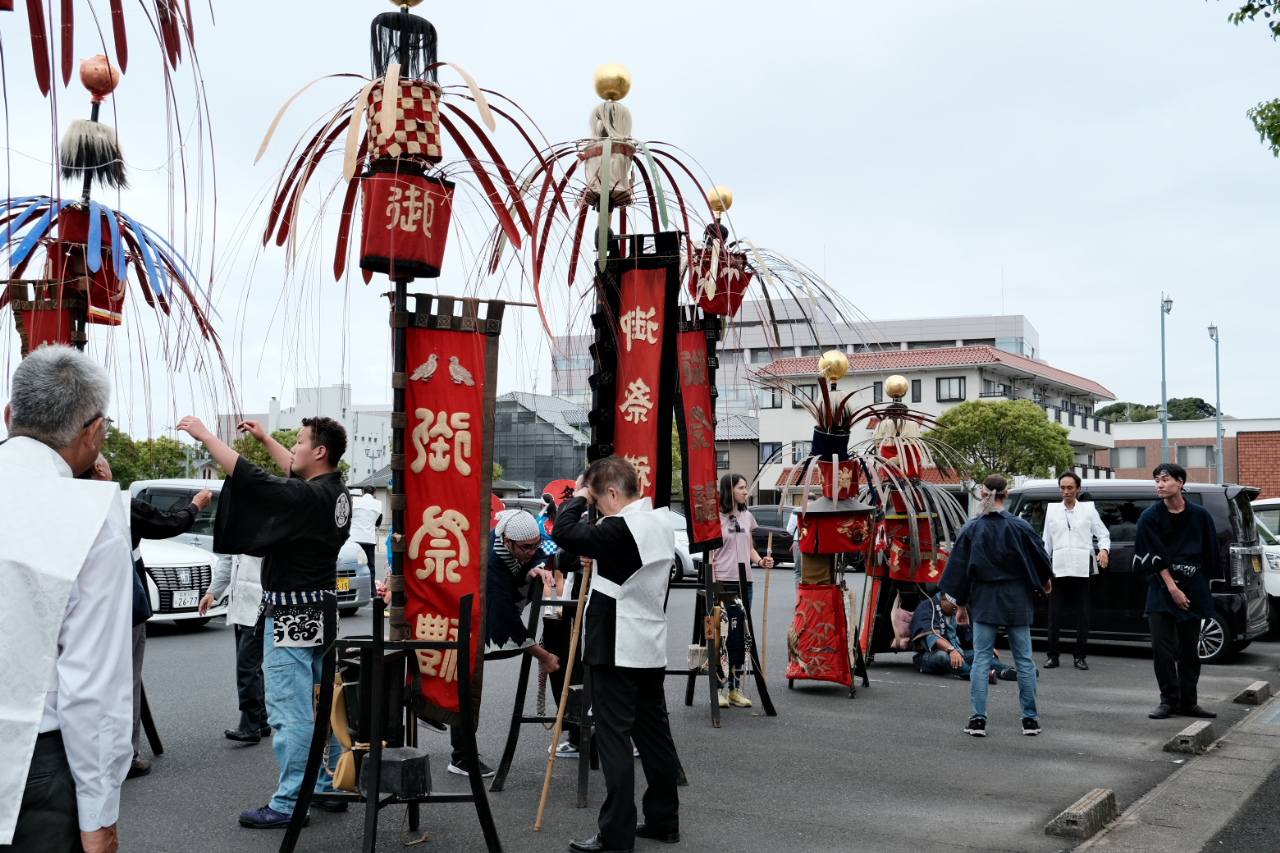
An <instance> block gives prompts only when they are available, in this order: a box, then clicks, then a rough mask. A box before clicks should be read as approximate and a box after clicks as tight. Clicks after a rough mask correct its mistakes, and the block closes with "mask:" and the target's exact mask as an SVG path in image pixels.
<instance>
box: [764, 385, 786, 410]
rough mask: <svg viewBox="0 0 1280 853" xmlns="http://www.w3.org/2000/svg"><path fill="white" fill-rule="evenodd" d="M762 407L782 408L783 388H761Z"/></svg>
mask: <svg viewBox="0 0 1280 853" xmlns="http://www.w3.org/2000/svg"><path fill="white" fill-rule="evenodd" d="M760 408H762V409H781V408H782V390H781V389H779V388H762V389H761V390H760Z"/></svg>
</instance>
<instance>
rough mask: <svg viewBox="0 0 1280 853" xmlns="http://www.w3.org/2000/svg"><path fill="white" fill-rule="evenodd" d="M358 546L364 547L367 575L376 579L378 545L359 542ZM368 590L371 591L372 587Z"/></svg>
mask: <svg viewBox="0 0 1280 853" xmlns="http://www.w3.org/2000/svg"><path fill="white" fill-rule="evenodd" d="M360 547H361V548H363V549H364V555H365V557H366V558H368V560H369V577H371V578H373V580H375V581H376V580H377V579H378V577H377V574H378V546H377V545H375V544H374V543H372V542H361V543H360ZM369 592H370V593H372V592H373V589H372V587H371V588H370V589H369Z"/></svg>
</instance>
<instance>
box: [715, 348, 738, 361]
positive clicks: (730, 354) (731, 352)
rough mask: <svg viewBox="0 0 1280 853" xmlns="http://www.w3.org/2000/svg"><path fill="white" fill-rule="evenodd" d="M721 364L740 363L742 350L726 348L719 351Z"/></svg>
mask: <svg viewBox="0 0 1280 853" xmlns="http://www.w3.org/2000/svg"><path fill="white" fill-rule="evenodd" d="M720 363H721V364H742V350H740V349H726V350H721V351H720Z"/></svg>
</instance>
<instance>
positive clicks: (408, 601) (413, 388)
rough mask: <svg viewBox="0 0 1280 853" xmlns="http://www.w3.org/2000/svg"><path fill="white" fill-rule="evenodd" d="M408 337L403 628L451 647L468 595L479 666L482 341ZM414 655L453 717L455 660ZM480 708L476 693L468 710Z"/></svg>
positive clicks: (483, 543)
mask: <svg viewBox="0 0 1280 853" xmlns="http://www.w3.org/2000/svg"><path fill="white" fill-rule="evenodd" d="M406 331H407V335H406V342H405V356H406V357H405V368H406V369H405V372H406V373H407V374H408V386H407V388H406V389H405V406H404V408H405V415H406V427H405V431H406V434H407V435H406V439H407V440H406V441H405V470H404V495H405V513H404V527H405V538H406V540H407V541H406V547H405V553H404V567H405V569H404V583H405V619H406V621H407V622H408V625H409V630H410V632H411V634H412V636H413V639H415V640H431V641H437V642H449V641H456V640H457V637H458V610H459V606H460V601H461V599H462V597H463V596H464V595H471V596H472V599H471V625H472V628H471V644H472V660H476V649H477V648H481V649H482V648H483V647H484V632H485V620H484V610H483V601H484V598H483V596H482V594H481V592H482V588H483V584H484V575H483V571H484V566H485V562H486V561H485V556H486V555H487V553H488V550H487V549H488V547H489V521H490V517H491V515H492V508H491V507H490V506H489V502H488V499H487V498H486V497H485V494H484V493H485V491H486V489H485V483H484V476H483V475H484V467H485V463H484V461H483V460H484V458H485V454H484V453H483V452H482V448H483V441H482V438H483V424H484V409H485V394H484V391H485V383H486V381H492V380H491V379H487V377H486V375H485V355H486V353H485V344H486V336H485V335H483V334H476V333H475V332H456V331H445V330H438V329H419V328H409V329H407V330H406ZM490 470H491V469H490ZM397 485H399V484H397ZM415 654H416V655H417V659H418V668H419V670H420V672H421V674H422V695H423V698H424V699H425V700H426V701H427V702H429V703H430V704H432V705H435V706H436V707H438V708H441V709H443V710H445V711H452V712H455V713H456V712H457V711H458V710H459V703H458V658H457V652H455V651H452V650H450V651H439V650H420V651H417V652H416V653H415ZM477 686H478V680H477ZM478 700H479V696H478V689H476V690H473V708H475V707H477V706H478Z"/></svg>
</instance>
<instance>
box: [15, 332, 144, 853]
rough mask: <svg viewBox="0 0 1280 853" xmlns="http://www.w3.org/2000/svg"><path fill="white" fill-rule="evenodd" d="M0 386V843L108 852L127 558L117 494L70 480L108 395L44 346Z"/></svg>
mask: <svg viewBox="0 0 1280 853" xmlns="http://www.w3.org/2000/svg"><path fill="white" fill-rule="evenodd" d="M11 388H12V397H11V398H10V399H9V402H8V403H7V404H6V405H5V409H4V420H5V425H6V426H7V427H8V430H9V437H8V439H7V440H5V441H4V442H3V443H0V482H2V483H10V484H12V483H18V482H21V483H22V484H23V487H22V488H21V489H13V488H10V489H4V490H0V542H3V543H4V548H3V550H2V551H0V588H3V589H4V590H5V595H4V596H0V625H4V628H5V636H6V639H7V641H8V647H7V649H6V657H5V659H6V664H5V669H4V679H5V690H4V691H3V693H2V694H0V738H3V740H4V743H5V746H6V754H5V760H4V761H2V762H0V846H4V845H12V846H13V849H15V850H22V851H24V853H44V851H49V853H53V851H58V853H63V851H72V850H84V851H85V853H114V851H116V850H117V849H118V847H119V844H118V840H117V835H116V820H117V817H118V815H119V810H120V785H121V783H122V782H123V781H124V778H125V774H126V773H127V772H128V770H129V763H130V760H131V759H132V758H133V744H132V743H131V741H130V736H131V734H132V729H133V690H132V683H133V679H132V652H131V642H130V629H131V627H132V615H133V583H132V581H133V578H132V576H131V573H132V572H133V563H132V560H131V559H130V555H129V529H128V522H127V519H126V518H125V514H124V505H123V503H122V502H121V500H120V489H119V487H118V486H116V485H115V484H114V483H98V482H92V481H81V480H76V479H75V477H76V476H77V475H79V474H82V473H83V472H85V471H87V470H88V469H89V468H90V467H92V465H93V463H94V461H95V460H96V459H97V458H98V453H99V451H101V449H102V443H103V441H104V440H105V438H106V432H107V425H108V423H109V422H110V419H109V418H107V416H106V408H107V404H108V403H109V401H110V397H111V386H110V382H109V381H108V379H107V374H106V372H105V371H104V370H103V369H102V368H101V367H99V366H98V365H97V364H95V363H94V362H93V361H92V360H91V359H90V358H89V357H88V356H85V355H84V354H82V353H80V352H77V351H76V350H74V349H72V348H70V347H64V346H44V347H40V348H39V349H37V350H35V351H33V352H32V353H31V354H30V355H29V356H28V357H27V358H26V359H25V360H24V361H23V362H22V363H21V364H19V365H18V367H17V369H16V370H15V371H14V373H13V379H12V383H11ZM66 507H74V508H75V511H74V512H73V513H67V512H63V511H60V510H62V509H64V508H66Z"/></svg>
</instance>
